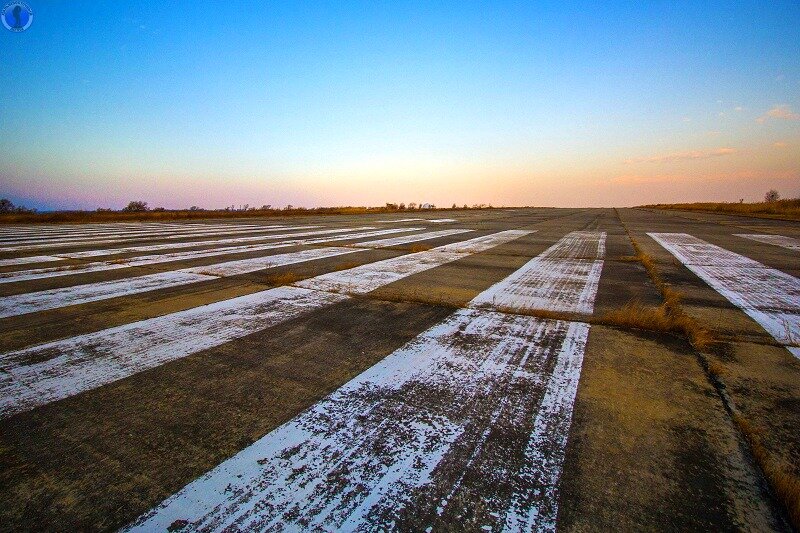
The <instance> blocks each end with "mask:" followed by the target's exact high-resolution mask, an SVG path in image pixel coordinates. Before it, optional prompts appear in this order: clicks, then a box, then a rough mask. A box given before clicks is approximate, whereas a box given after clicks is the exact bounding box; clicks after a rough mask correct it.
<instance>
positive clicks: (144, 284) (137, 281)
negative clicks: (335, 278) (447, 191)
mask: <svg viewBox="0 0 800 533" xmlns="http://www.w3.org/2000/svg"><path fill="white" fill-rule="evenodd" d="M390 231H395V230H379V231H374V232H364V233H359V234H354V235H359V236H365V235H368V234H369V233H377V234H384V233H387V232H390ZM411 237H414V236H411ZM416 237H417V238H418V239H420V240H422V239H426V238H430V237H429V235H428V234H425V233H422V234H418V235H416ZM341 238H344V236H338V237H328V238H326V239H317V240H315V242H318V241H324V240H336V239H341ZM382 240H383V239H381V240H377V241H374V242H381V241H382ZM412 240H413V239H412ZM370 242H371V241H365V243H364V244H365V247H370V246H369V244H370ZM409 242H411V241H409ZM280 246H289V245H288V244H281V245H280ZM274 247H277V246H273V248H274ZM251 251H252V250H251ZM359 251H361V250H358V249H354V248H342V247H326V248H317V249H311V250H303V251H299V252H291V253H285V254H278V255H271V256H267V257H257V258H251V259H242V260H234V261H225V262H222V263H217V264H212V265H206V266H200V267H192V268H184V269H180V270H176V271H172V272H163V273H157V274H148V275H144V276H136V277H132V278H126V279H122V280H113V281H101V282H96V283H87V284H84V285H74V286H71V287H64V288H58V289H50V290H44V291H38V292H30V293H24V294H19V295H13V296H6V297H5V298H3V299H2V300H0V318H5V317H9V316H17V315H22V314H26V313H34V312H38V311H44V310H47V309H56V308H59V307H65V306H68V305H78V304H83V303H88V302H96V301H99V300H106V299H109V298H117V297H120V296H129V295H132V294H139V293H143V292H149V291H154V290H159V289H165V288H168V287H176V286H180V285H187V284H191V283H199V282H201V281H207V280H211V279H217V277H222V276H236V275H240V274H247V273H251V272H256V271H258V270H264V269H267V268H273V267H277V266H284V265H290V264H295V263H301V262H305V261H313V260H316V259H324V258H328V257H334V256H337V255H343V254H348V253H355V252H359ZM194 257H197V256H194ZM186 258H188V257H183V259H186Z"/></svg>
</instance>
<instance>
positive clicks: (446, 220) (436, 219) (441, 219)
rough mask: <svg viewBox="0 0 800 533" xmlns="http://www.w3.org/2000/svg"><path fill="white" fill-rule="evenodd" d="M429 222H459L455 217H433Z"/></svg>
mask: <svg viewBox="0 0 800 533" xmlns="http://www.w3.org/2000/svg"><path fill="white" fill-rule="evenodd" d="M428 222H432V223H434V224H444V223H447V222H457V221H456V219H454V218H432V219H430V220H428Z"/></svg>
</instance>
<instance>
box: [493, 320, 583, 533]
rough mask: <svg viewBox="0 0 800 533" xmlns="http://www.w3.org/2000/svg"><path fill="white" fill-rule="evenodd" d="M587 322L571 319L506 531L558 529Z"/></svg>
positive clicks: (511, 508)
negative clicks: (568, 444)
mask: <svg viewBox="0 0 800 533" xmlns="http://www.w3.org/2000/svg"><path fill="white" fill-rule="evenodd" d="M588 338H589V324H584V323H582V322H570V323H569V329H568V331H567V334H566V338H565V339H564V342H563V344H562V345H561V347H560V350H558V357H557V358H556V363H555V368H554V369H553V372H552V374H551V375H550V379H549V380H548V382H547V389H546V391H545V394H544V398H543V399H542V403H541V405H540V406H539V411H538V412H537V413H536V419H535V421H534V423H533V432H532V433H531V436H530V439H528V446H527V448H526V450H525V463H524V465H523V467H522V468H521V469H520V471H519V472H518V473H517V476H518V480H519V481H518V483H517V484H516V487H515V488H516V490H515V491H514V494H513V495H512V497H511V505H510V507H509V509H508V513H507V514H506V517H505V524H504V527H503V530H504V531H555V530H556V518H557V517H558V485H559V481H560V480H561V473H562V469H563V465H564V456H565V454H566V450H567V438H568V437H569V428H570V426H571V425H572V409H573V406H574V404H575V396H576V395H577V392H578V382H579V381H580V377H581V367H582V366H583V355H584V353H585V352H586V342H587V340H588Z"/></svg>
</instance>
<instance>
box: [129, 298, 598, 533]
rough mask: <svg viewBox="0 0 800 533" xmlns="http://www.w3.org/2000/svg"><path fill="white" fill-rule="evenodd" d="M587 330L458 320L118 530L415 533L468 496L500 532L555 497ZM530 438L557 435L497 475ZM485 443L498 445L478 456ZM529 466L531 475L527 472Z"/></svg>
mask: <svg viewBox="0 0 800 533" xmlns="http://www.w3.org/2000/svg"><path fill="white" fill-rule="evenodd" d="M587 332H588V326H587V325H585V324H570V323H566V322H557V321H546V320H536V319H531V318H529V317H522V316H514V315H506V314H501V313H493V312H485V311H477V310H460V311H457V312H456V313H455V314H454V315H452V316H451V317H450V318H448V319H447V320H445V321H444V322H442V323H440V324H439V325H436V326H434V327H433V328H431V329H429V330H428V331H426V332H424V333H422V334H421V335H419V336H418V337H417V338H416V339H414V340H413V341H411V342H409V343H408V344H406V345H405V346H404V347H402V348H400V349H398V350H397V351H395V352H394V353H392V354H391V355H389V356H388V357H386V358H385V359H384V360H382V361H381V362H380V363H378V364H376V365H375V366H373V367H372V368H370V369H368V370H367V371H365V372H364V373H362V374H361V375H359V376H358V377H356V378H355V379H353V380H352V381H350V382H349V383H347V384H346V385H344V386H343V387H341V388H340V389H338V390H337V391H336V392H334V393H333V394H331V395H330V396H328V397H327V398H325V399H323V400H322V401H320V402H318V403H317V404H315V405H314V406H313V407H312V408H311V409H309V410H308V411H306V412H304V413H303V414H301V415H299V416H298V417H296V418H295V419H293V420H291V421H290V422H288V423H286V424H284V425H283V426H281V427H279V428H278V429H276V430H275V431H273V432H271V433H269V434H267V435H266V436H265V437H263V438H262V439H260V440H258V441H256V442H255V443H254V444H252V445H251V446H249V447H247V448H245V449H244V450H242V451H241V452H239V453H238V454H237V455H235V456H233V457H232V458H230V459H228V460H227V461H225V462H223V463H222V464H220V465H219V466H218V467H216V468H215V469H213V470H211V471H210V472H209V473H207V474H205V475H204V476H202V477H200V478H198V479H197V480H196V481H194V482H192V483H190V484H189V485H187V486H186V487H185V488H184V489H182V490H181V491H179V492H178V493H177V494H175V495H174V496H172V497H170V498H169V499H167V500H165V501H164V502H163V503H162V504H161V505H159V506H157V507H156V508H154V509H153V510H152V511H150V512H149V513H147V514H145V515H144V516H142V517H141V518H140V519H139V520H137V521H136V522H135V523H134V524H133V525H132V526H130V527H129V528H128V529H127V531H163V530H165V529H166V528H168V527H169V526H170V525H171V524H173V523H175V522H176V521H178V520H181V521H186V522H187V523H188V524H187V526H186V530H187V531H227V530H238V531H252V530H258V531H285V530H289V531H293V530H326V531H334V530H335V531H362V530H376V531H379V530H391V529H396V528H398V521H402V520H404V519H405V520H411V521H412V524H413V525H411V526H409V525H406V526H405V528H406V529H424V525H425V524H419V523H413V520H414V519H415V518H416V517H417V516H430V514H431V511H432V510H434V509H436V508H437V507H439V515H440V516H439V517H438V518H437V519H438V520H440V521H441V522H442V523H441V524H436V523H433V524H431V527H434V528H435V527H436V526H437V525H439V526H443V525H444V524H446V523H447V521H448V520H452V517H451V515H452V514H454V512H463V511H464V509H454V507H460V506H459V505H458V503H456V504H453V505H449V502H448V501H442V497H443V496H445V495H447V496H450V497H451V500H450V501H455V502H459V501H460V502H463V501H464V500H465V499H467V500H470V499H473V500H474V499H475V498H476V496H477V497H479V498H480V503H481V505H480V507H481V508H482V511H483V513H482V514H481V515H480V516H477V517H473V518H472V519H473V520H478V519H479V522H475V523H482V524H487V523H489V524H494V525H495V526H496V527H501V526H502V525H503V524H504V520H505V515H506V512H507V510H508V509H509V506H511V507H512V510H513V511H515V512H518V513H524V512H525V511H527V510H528V507H525V504H526V502H527V501H528V500H535V503H537V504H539V505H541V504H542V502H543V501H546V500H548V499H552V498H554V497H555V489H554V487H552V486H551V485H552V484H553V483H556V482H557V480H558V476H557V475H555V474H552V475H548V474H551V472H555V471H556V470H558V469H559V468H560V463H561V459H560V458H561V457H562V456H563V442H564V441H565V439H566V431H567V430H568V427H569V413H571V402H572V399H574V385H576V384H577V378H578V375H579V372H580V360H581V357H582V352H583V350H584V346H585V337H586V333H587ZM575 352H580V354H578V353H575ZM553 359H555V364H553V363H551V362H549V361H552V360H553ZM550 368H552V374H551V375H550V370H549V369H550ZM545 384H546V387H545ZM559 386H565V387H566V390H560V389H559ZM540 404H541V408H539V405H540ZM537 410H538V414H537ZM543 432H548V433H549V432H557V433H558V435H555V438H554V439H551V440H552V441H553V442H547V445H548V446H550V445H551V444H553V445H555V447H556V448H559V449H560V451H559V450H555V451H553V452H549V451H543V450H542V449H540V448H537V449H536V450H534V451H530V450H529V452H528V453H526V457H528V458H527V459H526V460H525V461H524V462H523V464H522V465H520V466H521V468H520V469H519V470H517V471H508V470H507V468H508V467H509V465H508V464H507V463H506V457H507V453H508V452H510V451H511V450H508V449H502V448H503V446H504V445H506V446H508V445H509V444H506V443H508V442H510V445H511V446H522V447H525V445H526V442H527V441H528V438H529V436H530V435H531V434H532V435H533V436H536V435H540V434H544V433H543ZM492 434H503V435H504V440H498V438H494V439H493V440H492V441H491V442H492V443H493V444H492V446H491V447H490V446H487V445H486V443H487V442H488V441H489V438H490V436H491V435H492ZM470 449H479V450H480V451H479V452H478V453H477V454H474V453H473V454H470V453H466V454H465V453H464V452H465V450H470ZM537 454H538V455H537ZM540 457H541V458H544V459H545V461H546V462H547V465H545V466H544V468H546V469H547V472H546V473H544V474H543V475H537V473H538V472H533V470H535V469H536V468H537V467H538V466H539V464H538V462H537V461H539V458H540ZM539 462H541V461H539ZM551 466H552V468H549V467H551ZM556 467H557V468H556ZM465 469H467V470H470V471H471V472H472V474H471V475H470V476H468V477H464V476H463V475H462V472H463V471H464V470H465ZM454 476H455V479H456V481H457V482H456V485H457V486H456V487H455V488H454V482H453V481H454V479H453V477H454ZM532 476H536V481H537V483H538V484H537V485H536V486H535V487H534V486H530V485H528V481H529V479H531V478H532ZM476 492H479V494H477V495H476ZM533 492H536V493H537V494H540V497H538V498H532V497H531V493H533ZM508 494H513V499H512V500H510V501H509V499H508V497H507V495H508ZM476 512H477V511H476ZM451 525H452V523H451ZM472 525H473V522H470V523H464V522H462V526H463V527H464V528H465V529H472V528H473V527H471V526H472ZM401 529H402V527H401Z"/></svg>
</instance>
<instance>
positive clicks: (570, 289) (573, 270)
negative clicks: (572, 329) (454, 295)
mask: <svg viewBox="0 0 800 533" xmlns="http://www.w3.org/2000/svg"><path fill="white" fill-rule="evenodd" d="M605 239H606V234H605V232H600V231H576V232H573V233H570V234H568V235H567V236H565V237H564V238H562V239H561V240H559V241H558V242H557V243H555V244H554V245H553V246H551V247H550V248H548V249H547V250H545V251H544V252H543V253H542V254H541V255H539V256H537V257H534V258H533V259H531V260H530V261H529V262H528V263H526V264H525V265H523V266H522V267H521V268H520V269H518V270H517V271H515V272H514V273H513V274H511V275H510V276H509V277H507V278H506V279H504V280H502V281H501V282H499V283H496V284H495V285H493V286H492V287H490V288H489V289H487V290H486V291H484V292H483V293H481V294H480V295H479V296H478V297H476V298H475V299H474V300H473V302H472V305H474V306H476V307H489V308H496V309H500V310H513V311H532V310H537V309H538V310H547V311H558V312H567V313H585V314H592V312H593V311H594V299H595V295H596V294H597V286H598V283H599V282H600V273H601V272H602V270H603V261H602V257H603V255H604V253H605ZM578 258H581V259H578Z"/></svg>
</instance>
